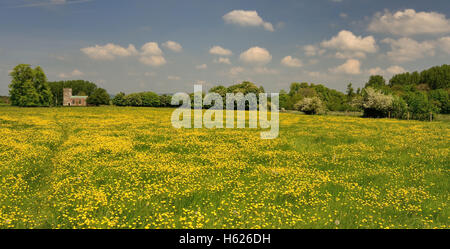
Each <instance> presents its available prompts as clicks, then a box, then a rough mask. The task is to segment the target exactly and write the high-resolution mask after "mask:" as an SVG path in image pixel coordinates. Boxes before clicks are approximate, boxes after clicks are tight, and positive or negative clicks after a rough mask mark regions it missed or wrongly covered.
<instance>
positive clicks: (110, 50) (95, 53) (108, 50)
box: [80, 43, 138, 60]
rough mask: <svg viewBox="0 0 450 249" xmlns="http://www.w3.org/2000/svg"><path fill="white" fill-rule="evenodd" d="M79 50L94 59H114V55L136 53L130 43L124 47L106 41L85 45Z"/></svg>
mask: <svg viewBox="0 0 450 249" xmlns="http://www.w3.org/2000/svg"><path fill="white" fill-rule="evenodd" d="M80 50H81V52H83V53H84V54H86V55H87V56H89V57H90V58H91V59H94V60H114V59H115V58H116V57H126V56H131V55H136V54H137V53H138V52H137V50H136V48H135V47H134V45H132V44H130V45H128V48H124V47H121V46H119V45H116V44H113V43H108V44H106V45H104V46H101V45H95V46H94V47H86V48H82V49H80Z"/></svg>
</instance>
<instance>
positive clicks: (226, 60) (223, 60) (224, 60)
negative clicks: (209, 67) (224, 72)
mask: <svg viewBox="0 0 450 249" xmlns="http://www.w3.org/2000/svg"><path fill="white" fill-rule="evenodd" d="M214 63H221V64H227V65H231V62H230V59H229V58H225V57H220V58H218V59H214Z"/></svg>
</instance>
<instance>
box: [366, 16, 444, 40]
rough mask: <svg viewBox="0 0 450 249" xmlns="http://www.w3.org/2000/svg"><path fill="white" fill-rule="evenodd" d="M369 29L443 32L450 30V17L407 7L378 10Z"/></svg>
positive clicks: (409, 34)
mask: <svg viewBox="0 0 450 249" xmlns="http://www.w3.org/2000/svg"><path fill="white" fill-rule="evenodd" d="M368 30H369V31H372V32H378V33H389V34H393V35H401V36H411V35H418V34H442V33H449V32H450V19H447V18H446V17H445V15H443V14H440V13H437V12H416V11H415V10H413V9H405V10H403V11H397V12H395V13H391V12H390V11H387V10H386V11H385V12H384V13H381V12H378V13H376V14H375V15H374V17H373V18H372V21H371V22H370V24H369V27H368Z"/></svg>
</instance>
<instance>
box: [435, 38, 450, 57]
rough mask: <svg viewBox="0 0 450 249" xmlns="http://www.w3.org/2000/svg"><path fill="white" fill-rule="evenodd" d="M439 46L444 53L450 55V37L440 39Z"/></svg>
mask: <svg viewBox="0 0 450 249" xmlns="http://www.w3.org/2000/svg"><path fill="white" fill-rule="evenodd" d="M437 44H438V46H439V47H440V48H441V49H442V50H443V51H444V52H446V53H447V54H450V36H447V37H442V38H440V39H439V40H438V41H437Z"/></svg>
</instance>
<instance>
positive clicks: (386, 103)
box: [9, 64, 450, 119]
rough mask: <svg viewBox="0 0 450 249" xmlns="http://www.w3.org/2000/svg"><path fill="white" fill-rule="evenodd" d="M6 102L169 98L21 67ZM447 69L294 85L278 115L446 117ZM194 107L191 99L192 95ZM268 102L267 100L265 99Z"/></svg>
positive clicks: (148, 102)
mask: <svg viewBox="0 0 450 249" xmlns="http://www.w3.org/2000/svg"><path fill="white" fill-rule="evenodd" d="M10 76H11V77H12V81H11V84H10V100H9V101H10V102H11V104H12V105H16V106H58V105H62V98H63V88H72V93H73V94H74V95H81V96H88V100H87V102H88V104H89V105H108V104H113V105H116V106H142V107H171V106H172V105H171V95H168V94H163V95H158V94H156V93H154V92H150V91H147V92H138V93H130V94H125V93H123V92H120V93H118V94H117V95H115V96H114V97H113V98H112V99H111V98H110V95H109V94H108V93H107V92H106V90H105V89H103V88H98V87H97V86H96V85H95V84H94V83H92V82H89V81H84V80H72V81H57V82H47V78H46V76H45V74H44V71H43V70H42V68H40V67H36V68H34V69H33V68H31V67H30V65H26V64H20V65H18V66H16V67H15V68H14V69H13V70H12V72H11V73H10ZM209 92H214V93H218V94H219V95H221V96H222V98H225V96H226V94H227V93H243V94H247V93H254V94H256V96H258V94H259V93H264V92H265V90H264V88H263V87H262V86H260V87H258V86H257V85H255V84H254V83H252V82H248V81H244V82H242V83H239V84H235V85H231V86H229V87H225V86H222V85H219V86H215V87H213V88H211V89H210V90H209ZM449 92H450V66H449V65H442V66H435V67H432V68H430V69H427V70H423V71H422V72H412V73H409V72H406V73H401V74H397V75H394V76H393V77H392V78H391V79H390V80H389V82H386V80H385V79H384V77H383V76H381V75H372V76H370V78H369V80H368V81H367V83H366V84H365V85H364V87H363V88H362V89H360V88H358V89H356V90H355V89H354V88H353V86H352V84H351V83H350V84H348V85H347V90H346V92H345V93H342V92H339V91H337V90H334V89H330V88H327V87H325V86H324V85H321V84H312V83H306V82H302V83H298V82H294V83H292V84H291V85H290V87H289V91H288V92H286V91H285V90H281V91H280V93H279V105H280V106H279V108H280V109H281V110H298V111H302V112H304V113H306V114H323V113H326V112H327V111H362V112H363V115H364V116H366V117H379V118H382V117H393V118H399V119H409V118H411V119H427V118H428V117H429V115H430V114H431V115H432V114H436V113H442V114H449V113H450V103H449ZM190 96H191V100H192V102H193V99H194V98H193V97H194V94H193V93H192V94H191V95H190ZM269 101H270V99H269Z"/></svg>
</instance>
